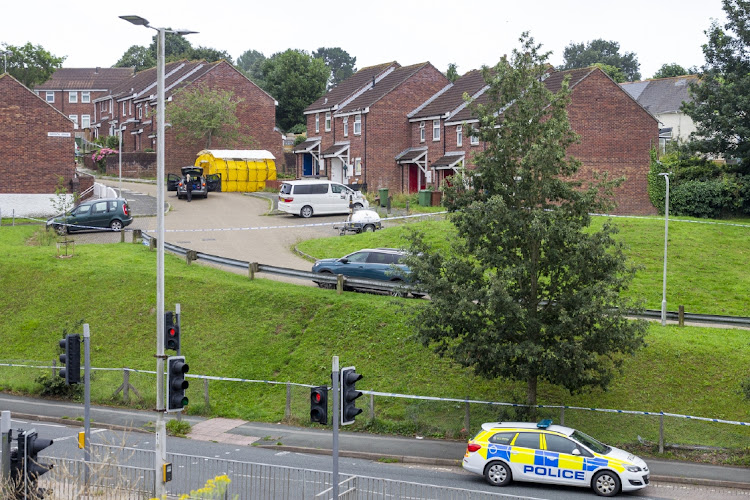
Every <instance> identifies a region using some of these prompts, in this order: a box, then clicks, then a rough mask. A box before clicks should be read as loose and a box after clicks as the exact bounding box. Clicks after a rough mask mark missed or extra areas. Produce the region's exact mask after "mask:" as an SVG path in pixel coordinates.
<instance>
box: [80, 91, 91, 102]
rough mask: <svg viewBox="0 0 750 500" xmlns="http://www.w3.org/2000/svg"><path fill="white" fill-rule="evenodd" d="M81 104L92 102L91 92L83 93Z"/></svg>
mask: <svg viewBox="0 0 750 500" xmlns="http://www.w3.org/2000/svg"><path fill="white" fill-rule="evenodd" d="M81 102H84V103H89V102H91V92H81Z"/></svg>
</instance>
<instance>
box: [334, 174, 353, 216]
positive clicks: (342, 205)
mask: <svg viewBox="0 0 750 500" xmlns="http://www.w3.org/2000/svg"><path fill="white" fill-rule="evenodd" d="M349 191H350V190H349V188H347V187H346V186H344V185H343V184H339V183H337V182H332V183H331V191H330V193H329V200H330V205H331V211H332V212H334V213H339V214H343V213H347V212H348V211H349Z"/></svg>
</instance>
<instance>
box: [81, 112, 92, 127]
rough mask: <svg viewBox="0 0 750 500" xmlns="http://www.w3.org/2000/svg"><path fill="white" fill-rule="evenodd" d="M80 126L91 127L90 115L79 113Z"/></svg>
mask: <svg viewBox="0 0 750 500" xmlns="http://www.w3.org/2000/svg"><path fill="white" fill-rule="evenodd" d="M81 128H91V115H81Z"/></svg>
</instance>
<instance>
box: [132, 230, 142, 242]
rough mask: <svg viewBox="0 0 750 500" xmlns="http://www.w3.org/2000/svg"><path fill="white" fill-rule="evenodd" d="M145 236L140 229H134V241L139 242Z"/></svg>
mask: <svg viewBox="0 0 750 500" xmlns="http://www.w3.org/2000/svg"><path fill="white" fill-rule="evenodd" d="M142 238H143V232H141V230H140V229H133V243H138V241H140V240H141V239H142Z"/></svg>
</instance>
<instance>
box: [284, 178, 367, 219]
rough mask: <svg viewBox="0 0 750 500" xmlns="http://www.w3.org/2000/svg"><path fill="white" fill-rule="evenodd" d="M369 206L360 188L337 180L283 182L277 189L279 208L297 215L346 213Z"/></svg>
mask: <svg viewBox="0 0 750 500" xmlns="http://www.w3.org/2000/svg"><path fill="white" fill-rule="evenodd" d="M350 204H351V206H352V208H353V209H354V210H359V209H362V208H368V207H369V206H370V205H369V203H368V202H367V200H366V199H365V197H364V196H363V195H362V193H361V192H359V191H354V190H353V189H351V188H349V187H347V186H344V185H343V184H340V183H338V182H333V181H329V180H325V179H323V180H320V179H309V180H299V181H286V182H284V183H283V184H282V185H281V189H280V190H279V210H281V211H282V212H286V213H288V214H292V215H299V216H300V217H305V218H307V217H312V216H313V215H322V214H346V213H349V205H350Z"/></svg>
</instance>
